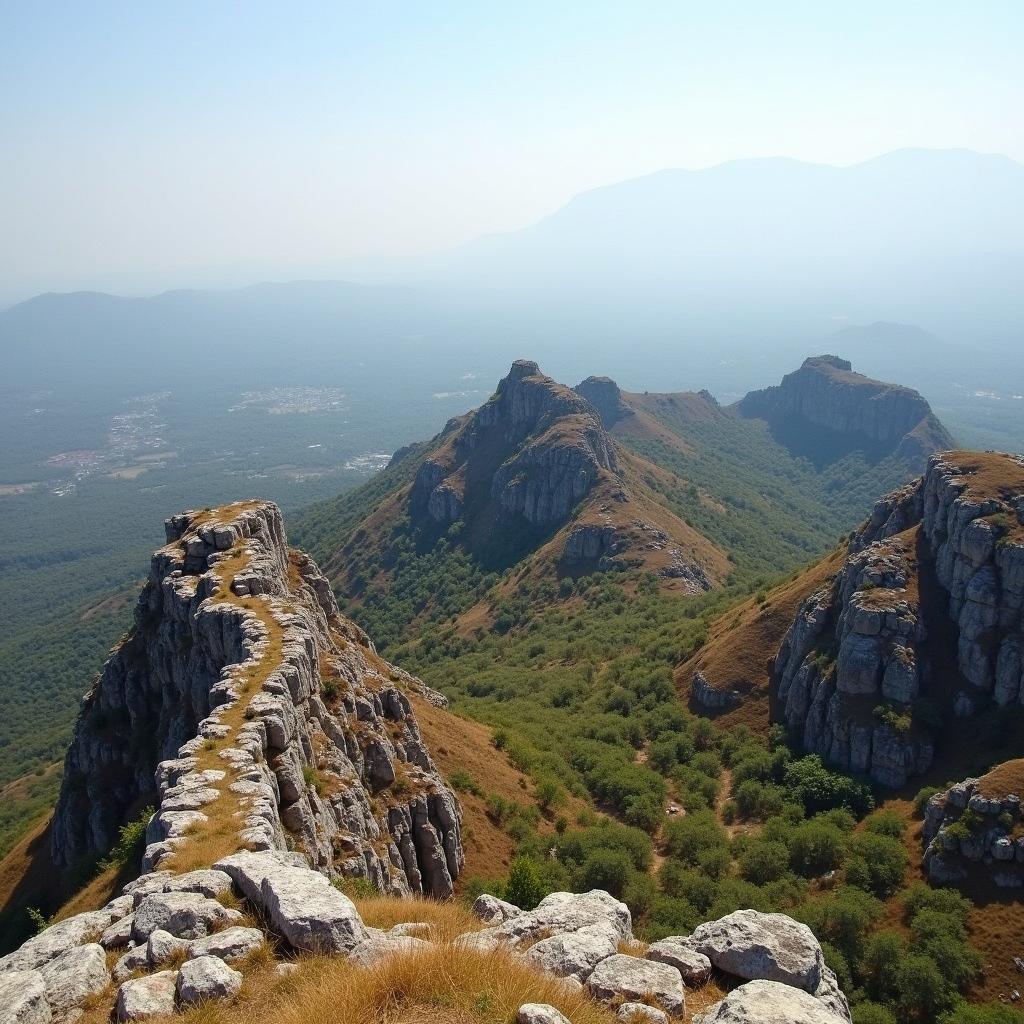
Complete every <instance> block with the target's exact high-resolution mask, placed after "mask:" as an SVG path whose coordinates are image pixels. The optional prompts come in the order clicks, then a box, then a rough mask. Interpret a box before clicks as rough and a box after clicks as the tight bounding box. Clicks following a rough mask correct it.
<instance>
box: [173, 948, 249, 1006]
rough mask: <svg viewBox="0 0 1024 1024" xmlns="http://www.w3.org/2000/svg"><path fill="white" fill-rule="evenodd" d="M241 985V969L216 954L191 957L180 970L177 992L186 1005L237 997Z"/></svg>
mask: <svg viewBox="0 0 1024 1024" xmlns="http://www.w3.org/2000/svg"><path fill="white" fill-rule="evenodd" d="M241 987H242V975H241V973H240V972H238V971H236V970H234V969H233V968H231V967H228V965H227V964H226V963H224V961H223V960H221V959H220V958H219V957H216V956H198V957H196V958H195V959H194V960H187V961H186V962H185V963H183V964H182V965H181V970H179V971H178V983H177V996H178V1002H179V1003H180V1004H181V1005H182V1006H195V1005H196V1003H202V1002H205V1001H206V1000H212V999H216V1000H222V999H233V998H234V997H235V996H236V995H238V992H239V990H240V989H241Z"/></svg>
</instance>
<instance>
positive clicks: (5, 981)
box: [0, 970, 52, 1024]
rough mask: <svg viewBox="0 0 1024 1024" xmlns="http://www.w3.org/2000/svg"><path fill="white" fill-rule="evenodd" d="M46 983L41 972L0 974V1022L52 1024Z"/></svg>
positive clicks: (11, 971)
mask: <svg viewBox="0 0 1024 1024" xmlns="http://www.w3.org/2000/svg"><path fill="white" fill-rule="evenodd" d="M51 1019H52V1018H51V1016H50V1006H49V1003H47V1001H46V983H45V982H44V980H43V976H42V975H41V974H40V973H39V971H20V970H10V971H7V972H5V973H3V974H0V1021H2V1022H3V1024H50V1020H51Z"/></svg>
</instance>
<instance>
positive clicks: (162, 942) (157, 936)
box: [146, 928, 190, 967]
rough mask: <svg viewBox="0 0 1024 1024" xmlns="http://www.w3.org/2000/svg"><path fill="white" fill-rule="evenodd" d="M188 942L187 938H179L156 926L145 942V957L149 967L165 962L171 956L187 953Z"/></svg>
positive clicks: (185, 954) (183, 955) (182, 955)
mask: <svg viewBox="0 0 1024 1024" xmlns="http://www.w3.org/2000/svg"><path fill="white" fill-rule="evenodd" d="M189 946H190V943H189V941H188V939H179V938H178V937H177V936H176V935H172V934H171V933H170V932H165V931H164V930H163V928H157V930H156V931H155V932H150V935H149V939H148V940H147V942H146V959H147V960H148V961H149V964H150V966H151V967H156V966H157V964H162V963H165V962H166V961H168V960H170V959H171V957H173V956H181V957H185V956H187V955H188V952H189Z"/></svg>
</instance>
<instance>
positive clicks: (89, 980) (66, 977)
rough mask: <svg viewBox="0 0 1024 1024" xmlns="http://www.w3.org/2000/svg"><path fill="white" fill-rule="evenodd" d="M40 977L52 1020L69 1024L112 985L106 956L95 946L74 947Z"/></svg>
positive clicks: (93, 943) (49, 966) (100, 947)
mask: <svg viewBox="0 0 1024 1024" xmlns="http://www.w3.org/2000/svg"><path fill="white" fill-rule="evenodd" d="M39 973H40V974H41V975H42V976H43V982H44V984H45V985H46V1001H47V1002H48V1003H49V1004H50V1011H51V1013H52V1014H53V1019H54V1020H56V1021H66V1022H69V1024H70V1022H71V1021H74V1020H77V1019H78V1018H79V1017H80V1016H81V1015H82V1011H81V1009H80V1006H81V1004H82V1002H83V1001H84V1000H85V998H86V996H90V995H92V994H93V993H95V992H102V991H103V989H105V988H106V987H107V985H108V984H109V983H110V972H109V971H108V970H107V955H106V953H105V952H104V950H103V947H102V946H101V945H99V943H96V942H91V943H89V945H87V946H74V947H72V948H71V949H69V950H68V951H67V952H66V953H62V954H61V955H60V956H59V957H57V958H56V959H54V960H51V961H50V962H49V963H48V964H44V965H43V966H42V967H40V968H39ZM2 1005H3V1004H2V1003H0V1006H2Z"/></svg>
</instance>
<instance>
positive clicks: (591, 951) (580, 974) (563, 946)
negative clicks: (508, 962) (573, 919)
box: [526, 924, 619, 981]
mask: <svg viewBox="0 0 1024 1024" xmlns="http://www.w3.org/2000/svg"><path fill="white" fill-rule="evenodd" d="M618 942H619V938H618V935H617V933H616V932H615V931H614V930H613V929H612V928H611V927H609V926H608V925H607V924H596V925H587V926H585V927H583V928H580V929H578V930H577V931H573V932H565V933H561V934H558V935H552V936H550V937H548V938H546V939H541V940H540V941H539V942H536V943H534V944H533V945H532V946H531V947H530V948H529V949H528V950H527V952H526V957H527V959H528V960H530V961H531V962H532V963H534V964H536V965H537V966H538V967H540V968H541V969H542V970H545V971H547V972H548V973H549V974H557V975H558V976H559V977H560V978H565V977H568V976H570V975H572V976H573V977H575V978H578V979H579V980H580V981H586V980H587V978H588V977H589V976H590V973H591V971H593V969H594V968H595V967H596V966H597V965H598V964H599V963H600V962H601V961H602V960H605V959H607V958H608V957H610V956H611V955H612V954H613V953H614V952H615V951H616V949H617V947H618Z"/></svg>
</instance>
